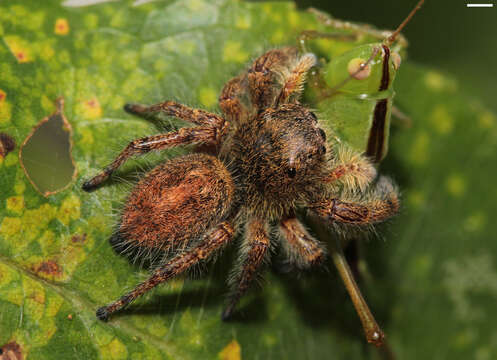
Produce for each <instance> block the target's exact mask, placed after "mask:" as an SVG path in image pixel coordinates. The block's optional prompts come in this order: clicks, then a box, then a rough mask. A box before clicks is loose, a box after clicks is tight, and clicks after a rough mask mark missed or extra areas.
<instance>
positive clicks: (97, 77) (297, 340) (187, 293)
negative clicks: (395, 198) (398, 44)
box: [0, 0, 497, 359]
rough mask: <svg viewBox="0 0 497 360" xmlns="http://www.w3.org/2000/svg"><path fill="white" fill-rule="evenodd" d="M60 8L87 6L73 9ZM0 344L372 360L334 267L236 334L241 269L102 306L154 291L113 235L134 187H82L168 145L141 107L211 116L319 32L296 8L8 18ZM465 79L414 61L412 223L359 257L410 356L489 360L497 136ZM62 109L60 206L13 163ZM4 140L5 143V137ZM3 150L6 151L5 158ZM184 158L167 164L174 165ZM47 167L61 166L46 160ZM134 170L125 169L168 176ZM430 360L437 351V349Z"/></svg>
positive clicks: (405, 185)
mask: <svg viewBox="0 0 497 360" xmlns="http://www.w3.org/2000/svg"><path fill="white" fill-rule="evenodd" d="M65 3H66V4H76V3H83V1H66V2H65ZM0 24H1V26H0V36H1V37H2V40H3V41H1V42H0V133H2V134H4V135H2V137H0V139H4V138H5V136H9V138H12V139H13V140H15V142H16V144H17V145H16V147H15V148H14V150H12V151H10V152H9V153H8V154H7V155H6V156H5V157H4V156H0V174H1V175H0V189H1V192H0V345H4V344H8V345H6V346H4V347H3V350H4V354H5V353H8V351H10V352H11V353H10V354H12V353H16V352H21V353H22V354H23V355H24V356H27V357H28V358H32V359H54V358H76V357H79V358H84V359H93V358H112V359H121V358H132V359H138V358H154V359H156V358H165V359H195V358H202V359H204V358H221V359H237V358H238V357H237V356H238V354H239V352H240V351H241V356H242V357H243V358H244V359H255V358H259V359H268V358H274V359H282V358H285V359H286V358H288V359H306V358H309V359H322V358H336V359H351V358H353V359H359V358H367V357H370V356H376V354H377V352H376V350H375V349H374V348H373V347H370V346H369V345H365V341H364V339H363V337H362V332H361V328H360V323H359V321H358V319H357V316H356V314H355V313H354V310H353V307H352V305H351V303H350V302H349V299H348V295H347V294H346V292H345V290H344V288H343V285H342V284H341V283H340V281H339V279H338V278H337V276H336V275H335V271H334V270H333V269H330V272H329V273H315V274H303V275H302V276H299V277H296V276H295V274H291V275H285V276H283V275H277V274H273V273H270V272H268V274H267V282H266V284H265V285H264V287H263V288H262V289H261V290H260V291H257V292H254V293H253V294H252V295H250V296H248V297H247V298H246V299H244V301H242V304H241V306H240V312H241V313H242V315H241V316H240V317H239V318H237V319H235V321H233V322H229V323H223V322H222V321H221V320H220V314H221V311H222V307H223V304H224V302H223V296H224V294H225V293H226V287H225V278H226V276H227V274H228V269H229V267H230V264H231V261H232V256H230V255H231V254H228V253H226V254H225V255H224V256H223V258H222V260H220V261H219V262H218V263H216V264H215V265H214V266H211V267H210V269H209V271H208V272H207V273H205V274H204V276H202V277H201V278H200V279H197V280H188V281H184V280H183V279H176V280H174V281H172V282H170V283H169V284H168V285H165V286H161V287H160V288H159V289H157V290H155V291H153V292H152V293H151V294H150V295H147V296H145V297H144V298H143V299H140V300H139V301H137V303H136V304H134V305H133V306H132V307H130V308H129V310H127V311H124V312H122V313H120V314H118V315H116V316H115V317H113V318H112V319H111V320H110V321H109V322H108V323H103V322H100V321H98V320H97V319H96V318H95V310H96V308H97V307H98V306H100V305H103V304H105V303H107V302H109V301H112V300H114V299H116V298H117V297H118V296H120V295H121V294H122V293H123V291H124V290H128V289H130V288H132V287H133V286H134V285H136V284H137V283H138V282H139V281H141V280H142V279H144V278H145V277H146V275H147V272H146V270H140V269H139V267H138V266H136V265H133V264H130V263H129V262H128V261H127V260H126V259H124V258H122V257H120V256H118V255H116V254H115V253H114V252H113V250H112V248H111V246H110V244H109V243H108V239H109V237H110V234H111V233H112V230H113V226H114V225H115V221H116V216H115V214H116V212H117V211H118V209H119V206H120V204H122V202H123V199H124V197H125V196H126V193H127V191H128V189H129V186H128V185H127V182H126V181H125V182H124V183H123V182H119V181H114V182H112V183H109V184H107V185H106V186H103V187H102V188H101V189H99V190H98V191H96V192H94V193H91V194H87V193H84V192H82V191H81V190H80V185H81V183H82V179H83V178H88V177H89V176H91V175H93V174H95V173H96V172H97V171H98V170H99V169H101V168H102V167H103V166H105V165H106V164H107V163H108V162H109V161H110V160H111V159H112V158H113V157H114V156H115V155H116V154H117V152H118V151H119V150H120V149H121V148H122V147H123V146H125V144H126V143H127V142H128V141H129V140H131V139H134V138H137V137H140V136H143V135H145V134H150V133H154V132H157V131H158V130H157V128H155V127H153V126H152V125H150V124H148V123H146V122H144V121H142V120H139V119H136V118H133V117H130V116H128V115H125V114H124V112H123V110H122V106H123V104H124V103H126V102H128V101H136V102H143V103H154V102H159V101H161V100H164V99H176V100H178V101H181V102H183V103H187V104H191V105H194V106H199V107H203V108H206V109H211V110H216V109H217V95H218V93H219V91H220V89H221V87H222V85H223V84H224V83H225V82H226V81H227V80H228V79H230V78H231V77H232V76H233V75H235V74H236V73H238V72H239V71H240V70H241V69H243V68H244V67H245V66H246V64H247V62H248V61H250V59H252V58H253V57H254V56H257V55H259V54H261V53H262V52H263V51H264V50H265V49H267V48H268V47H271V46H280V45H284V44H295V42H296V40H295V39H296V37H297V35H298V34H299V32H300V31H301V30H302V29H309V28H322V26H321V25H319V24H317V22H316V20H315V19H314V17H313V16H311V15H310V14H307V13H302V12H299V11H297V10H295V7H294V6H293V5H292V4H290V3H273V4H270V3H261V4H251V3H239V2H235V1H228V0H217V1H202V0H190V1H179V0H178V1H153V2H148V3H145V4H142V5H139V6H133V1H120V2H115V1H109V2H101V3H99V4H96V5H92V6H82V7H70V6H64V5H61V4H60V3H59V2H57V1H51V2H48V1H47V2H41V1H34V0H33V1H29V0H23V1H18V2H15V3H10V4H8V3H6V2H3V3H2V4H1V5H0ZM463 90H464V89H460V88H459V85H458V84H457V82H456V81H455V80H453V79H452V78H451V77H448V76H446V75H443V74H440V73H438V72H436V71H433V70H431V69H425V68H419V67H416V66H412V65H408V64H403V65H402V67H401V71H400V72H399V75H398V79H397V83H396V92H397V96H396V98H395V101H396V104H397V105H398V106H399V107H400V108H401V109H402V110H403V111H404V112H405V113H407V114H408V115H409V116H410V117H411V119H412V123H413V125H412V128H409V129H394V131H393V134H392V136H391V147H390V151H389V155H388V156H387V159H386V161H385V163H384V164H383V165H382V172H385V173H388V174H390V175H391V176H392V177H394V178H395V179H396V180H398V182H399V186H400V188H401V190H402V193H403V204H404V209H403V212H402V214H401V215H400V216H399V217H398V218H397V219H395V220H394V221H393V222H392V223H391V224H389V225H387V226H383V227H381V229H379V232H380V233H381V234H382V237H384V238H385V241H378V240H377V239H375V240H372V241H370V242H368V243H367V244H365V254H366V258H367V263H368V268H369V271H370V273H371V276H370V277H368V278H367V279H365V281H364V282H363V283H362V288H363V290H364V292H365V294H366V297H367V298H368V300H369V303H370V305H371V307H372V309H373V311H374V312H375V314H376V317H377V319H378V321H379V322H380V324H382V325H383V327H384V330H385V332H386V334H387V336H388V339H389V341H390V344H391V347H392V349H393V352H394V353H396V354H397V356H398V358H401V359H418V358H434V357H441V358H464V359H466V358H482V359H485V358H489V359H490V358H495V357H496V356H497V354H496V350H495V349H496V348H497V346H495V339H496V337H497V334H496V332H495V329H494V327H493V324H492V323H491V322H490V321H489V318H490V317H491V316H492V314H493V315H495V310H494V308H495V306H494V303H495V298H496V296H497V290H496V289H497V272H496V266H497V265H496V260H495V257H494V256H493V255H492V254H495V253H496V250H497V249H496V246H497V244H496V243H495V242H494V241H493V240H494V239H495V238H497V231H496V229H497V228H496V226H495V225H494V223H493V221H492V216H491V215H492V214H493V213H492V212H491V210H492V209H494V208H495V203H496V201H497V191H496V190H495V187H492V186H490V181H489V179H491V178H492V176H493V175H494V172H495V164H497V161H496V156H497V154H496V151H495V150H496V145H497V122H496V118H495V116H494V115H493V114H491V113H489V112H488V111H486V110H485V108H483V107H482V106H481V105H479V104H478V103H477V102H475V101H473V100H472V99H471V98H470V97H468V96H467V95H465V94H464V91H463ZM59 96H62V97H63V98H64V100H65V108H64V114H65V116H66V118H67V120H68V121H69V123H70V124H71V126H72V130H73V134H72V140H73V149H72V157H73V159H74V162H75V165H76V169H77V171H78V174H79V175H78V177H77V180H75V181H72V182H71V184H70V186H69V187H68V188H67V189H65V190H63V191H60V192H58V193H56V194H54V195H51V196H49V197H47V198H46V197H44V196H42V195H41V194H40V193H39V192H37V191H36V190H35V188H34V187H33V186H32V184H31V183H30V181H29V180H28V178H27V177H26V175H25V173H24V170H23V168H22V167H21V166H20V162H19V160H18V155H19V148H20V145H21V144H22V143H23V141H25V139H26V137H27V136H28V135H29V134H30V133H31V131H32V129H33V127H35V126H36V125H37V124H38V123H39V122H40V121H41V120H42V119H44V118H46V117H48V116H50V115H51V114H53V113H54V112H55V99H56V98H58V97H59ZM2 144H4V141H3V140H2ZM4 148H6V147H4ZM178 153H179V152H178V151H176V152H172V153H168V154H167V156H173V155H174V154H178ZM47 156H48V155H47ZM161 158H163V157H161V156H151V157H148V158H147V159H146V160H145V161H133V162H130V164H128V165H127V166H125V167H124V168H123V169H122V170H121V171H120V174H121V175H122V176H123V177H125V179H128V178H129V177H130V176H129V173H130V172H131V171H133V170H136V169H137V168H140V167H149V166H152V165H153V164H156V163H157V162H158V161H159V159H161ZM434 354H435V355H434ZM2 356H4V355H0V358H1V357H2Z"/></svg>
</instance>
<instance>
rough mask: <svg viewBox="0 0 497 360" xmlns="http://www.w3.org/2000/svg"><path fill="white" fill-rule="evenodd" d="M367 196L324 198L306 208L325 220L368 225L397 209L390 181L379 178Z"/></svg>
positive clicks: (388, 215) (394, 192)
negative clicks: (354, 198)
mask: <svg viewBox="0 0 497 360" xmlns="http://www.w3.org/2000/svg"><path fill="white" fill-rule="evenodd" d="M368 195H369V198H366V199H358V200H356V201H342V200H340V199H338V198H333V199H324V200H320V201H317V202H315V203H313V204H309V205H308V208H309V209H310V210H311V211H312V212H314V213H315V214H317V215H318V216H319V217H320V218H322V219H324V220H325V221H327V222H331V223H333V222H339V223H346V224H356V225H368V224H374V223H378V222H382V221H385V220H387V219H388V218H390V217H392V216H394V215H395V214H396V213H397V212H398V211H399V207H400V205H399V199H398V194H397V192H396V190H395V189H394V188H393V185H392V183H391V182H390V180H388V179H387V178H380V180H379V181H378V184H377V186H376V188H375V189H374V192H372V193H371V194H368Z"/></svg>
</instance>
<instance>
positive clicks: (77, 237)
mask: <svg viewBox="0 0 497 360" xmlns="http://www.w3.org/2000/svg"><path fill="white" fill-rule="evenodd" d="M71 241H72V242H73V243H80V244H83V243H84V242H85V241H86V234H83V235H80V234H75V235H73V236H72V237H71Z"/></svg>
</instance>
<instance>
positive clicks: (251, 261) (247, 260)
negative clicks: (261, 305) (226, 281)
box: [222, 219, 269, 320]
mask: <svg viewBox="0 0 497 360" xmlns="http://www.w3.org/2000/svg"><path fill="white" fill-rule="evenodd" d="M266 227H267V224H266V222H265V221H263V220H260V219H251V220H250V221H249V222H248V224H247V230H246V235H245V242H246V243H245V244H244V246H246V247H247V248H246V249H242V257H241V259H240V260H241V263H240V266H241V272H240V273H239V274H238V275H237V276H236V277H235V279H234V288H233V293H232V294H231V296H230V297H229V300H228V306H227V307H226V308H225V310H224V311H223V314H222V319H223V320H227V319H229V318H230V317H231V314H232V313H233V310H234V309H235V306H236V304H237V303H238V301H239V300H240V298H241V297H242V296H243V294H245V292H246V291H247V290H248V288H249V287H250V284H251V283H252V280H253V279H254V277H255V276H256V275H257V271H258V269H259V267H260V265H261V264H262V263H263V262H264V259H265V257H266V254H267V252H268V249H269V235H268V232H267V229H266Z"/></svg>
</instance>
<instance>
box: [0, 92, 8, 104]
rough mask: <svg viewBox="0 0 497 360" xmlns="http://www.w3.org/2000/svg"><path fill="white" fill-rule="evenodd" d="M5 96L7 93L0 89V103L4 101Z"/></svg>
mask: <svg viewBox="0 0 497 360" xmlns="http://www.w3.org/2000/svg"><path fill="white" fill-rule="evenodd" d="M6 97H7V93H6V92H5V91H3V90H2V89H0V104H1V103H3V102H4V101H5V98H6Z"/></svg>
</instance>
